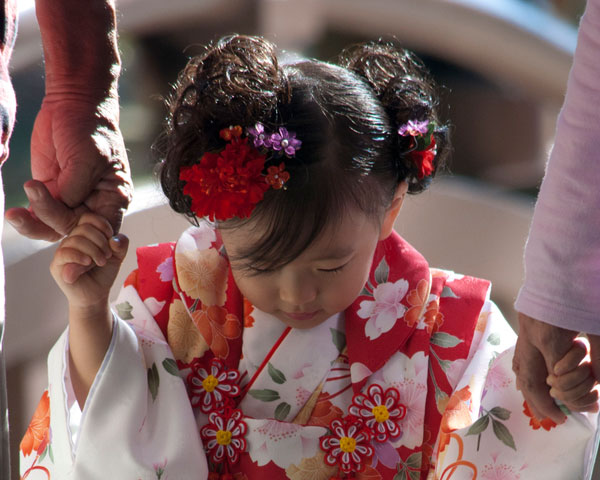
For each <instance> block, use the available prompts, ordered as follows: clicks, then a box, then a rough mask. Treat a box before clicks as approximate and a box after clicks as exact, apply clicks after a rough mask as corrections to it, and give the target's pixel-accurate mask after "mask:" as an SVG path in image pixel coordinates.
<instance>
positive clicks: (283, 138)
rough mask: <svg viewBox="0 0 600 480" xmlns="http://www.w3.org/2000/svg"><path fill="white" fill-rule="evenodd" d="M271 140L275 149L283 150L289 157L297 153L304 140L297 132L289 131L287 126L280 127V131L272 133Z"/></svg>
mask: <svg viewBox="0 0 600 480" xmlns="http://www.w3.org/2000/svg"><path fill="white" fill-rule="evenodd" d="M270 142H271V148H272V149H273V150H275V151H277V152H281V151H283V153H285V154H286V155H287V156H288V157H293V156H294V155H296V150H299V149H300V147H301V146H302V142H301V141H300V140H298V139H297V138H296V132H288V130H287V128H285V127H279V133H272V134H271V138H270Z"/></svg>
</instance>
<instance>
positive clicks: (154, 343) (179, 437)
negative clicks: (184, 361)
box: [21, 285, 207, 479]
mask: <svg viewBox="0 0 600 480" xmlns="http://www.w3.org/2000/svg"><path fill="white" fill-rule="evenodd" d="M115 305H116V307H117V308H116V310H117V312H118V313H119V314H118V315H115V316H114V317H115V320H114V330H113V337H112V340H111V343H110V346H109V349H108V351H107V353H106V356H105V358H104V361H103V363H102V366H101V368H100V370H99V372H98V374H97V376H96V378H95V380H94V383H93V385H92V387H91V389H90V392H89V395H88V398H87V400H86V403H85V407H84V409H83V412H81V414H80V418H79V420H78V419H77V416H78V415H77V414H78V412H77V410H78V408H77V402H76V401H74V398H73V395H72V392H71V387H70V381H69V375H68V332H65V333H64V334H63V335H62V336H61V338H60V339H59V340H58V342H57V344H56V345H55V346H54V347H53V349H52V351H51V352H50V355H49V360H48V370H49V389H48V393H47V394H45V397H43V398H42V400H44V398H47V403H49V408H47V409H46V410H47V413H46V415H47V417H49V428H46V429H45V430H46V435H45V436H46V438H47V440H46V442H45V444H44V443H42V444H38V445H36V444H35V442H34V443H33V446H32V448H28V449H27V450H26V451H23V449H22V451H21V473H22V475H25V474H26V473H27V472H28V471H29V472H30V473H32V472H33V471H35V470H37V471H38V472H42V471H44V472H45V471H47V472H48V475H49V476H50V478H61V479H63V478H64V479H71V478H73V479H75V478H85V479H96V478H97V479H106V478H132V479H156V478H161V477H162V478H177V479H198V478H206V476H207V466H206V459H205V455H204V451H203V448H202V444H201V440H200V435H199V432H198V428H197V425H196V420H195V418H194V415H193V411H192V409H191V406H190V403H189V400H188V395H187V392H186V388H185V385H184V383H183V381H182V379H181V378H180V377H179V375H178V373H177V366H176V362H175V360H174V359H173V355H172V352H171V349H170V348H169V346H168V344H167V342H166V341H165V338H164V336H163V334H162V332H161V330H160V328H159V327H158V325H157V324H156V322H155V321H154V318H153V315H152V313H151V311H150V310H149V309H148V307H147V306H146V304H145V303H144V301H142V299H141V298H140V296H139V294H138V291H137V290H136V288H135V286H134V285H127V286H125V287H124V288H123V289H122V291H121V293H120V295H119V297H118V299H117V301H116V302H115ZM36 414H37V412H36ZM34 420H35V416H34ZM34 423H35V422H32V425H33V426H34V428H35V425H34ZM37 424H39V422H37ZM31 428H32V427H31V426H30V429H31ZM28 433H29V430H28ZM38 436H39V435H38ZM32 438H35V435H32ZM26 453H29V454H28V455H25V454H26ZM32 477H33V475H32ZM36 478H37V477H36ZM40 478H42V477H40ZM43 478H45V476H44V477H43Z"/></svg>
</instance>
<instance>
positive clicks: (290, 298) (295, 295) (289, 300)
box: [279, 272, 317, 307]
mask: <svg viewBox="0 0 600 480" xmlns="http://www.w3.org/2000/svg"><path fill="white" fill-rule="evenodd" d="M279 298H280V299H281V301H282V302H284V303H285V304H286V305H289V306H294V307H302V306H303V305H309V304H310V303H311V302H313V301H314V300H315V299H316V298H317V288H316V286H315V285H314V283H313V282H312V281H311V279H310V278H307V277H303V276H300V275H296V274H294V273H292V272H288V273H284V274H282V275H281V277H280V285H279Z"/></svg>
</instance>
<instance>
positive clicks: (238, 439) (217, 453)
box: [200, 409, 248, 465]
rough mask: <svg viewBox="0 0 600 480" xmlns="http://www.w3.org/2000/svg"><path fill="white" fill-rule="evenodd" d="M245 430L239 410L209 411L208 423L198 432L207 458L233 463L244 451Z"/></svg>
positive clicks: (246, 430)
mask: <svg viewBox="0 0 600 480" xmlns="http://www.w3.org/2000/svg"><path fill="white" fill-rule="evenodd" d="M247 432H248V427H247V425H246V422H244V421H243V420H242V412H241V411H240V410H230V409H225V410H224V411H222V412H216V411H215V412H211V414H210V415H209V416H208V424H207V425H205V426H204V427H202V430H201V432H200V433H201V435H202V440H203V441H204V448H205V449H206V451H207V455H208V458H209V460H210V461H211V462H214V463H224V462H225V463H227V464H228V465H235V464H236V463H237V461H238V459H239V456H240V454H241V453H242V452H244V451H246V439H245V436H246V433H247Z"/></svg>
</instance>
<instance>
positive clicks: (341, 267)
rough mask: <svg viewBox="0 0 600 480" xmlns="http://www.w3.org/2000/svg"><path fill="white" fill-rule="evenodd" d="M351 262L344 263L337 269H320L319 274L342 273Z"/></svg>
mask: <svg viewBox="0 0 600 480" xmlns="http://www.w3.org/2000/svg"><path fill="white" fill-rule="evenodd" d="M348 263H349V262H347V263H344V264H343V265H340V266H339V267H335V268H319V272H324V273H339V272H341V271H342V270H343V269H344V267H345V266H346V265H348Z"/></svg>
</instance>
